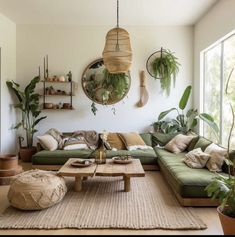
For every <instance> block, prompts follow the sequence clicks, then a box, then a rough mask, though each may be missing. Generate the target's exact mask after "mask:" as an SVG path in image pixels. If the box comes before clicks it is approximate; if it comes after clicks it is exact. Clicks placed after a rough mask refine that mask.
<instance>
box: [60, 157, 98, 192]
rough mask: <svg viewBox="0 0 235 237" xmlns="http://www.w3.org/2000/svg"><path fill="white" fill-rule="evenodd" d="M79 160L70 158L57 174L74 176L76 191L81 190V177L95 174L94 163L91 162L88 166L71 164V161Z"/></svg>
mask: <svg viewBox="0 0 235 237" xmlns="http://www.w3.org/2000/svg"><path fill="white" fill-rule="evenodd" d="M76 160H79V159H75V158H70V159H69V160H68V161H67V162H66V163H65V164H64V165H63V166H62V167H61V168H60V170H59V171H58V173H57V174H58V175H61V176H70V177H75V184H74V190H75V191H76V192H79V191H81V190H82V179H83V177H89V176H91V177H92V176H94V175H95V170H96V166H97V165H96V164H95V163H93V164H92V165H90V166H87V167H82V168H78V167H73V166H71V163H72V162H74V161H76Z"/></svg>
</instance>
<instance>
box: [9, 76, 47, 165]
mask: <svg viewBox="0 0 235 237" xmlns="http://www.w3.org/2000/svg"><path fill="white" fill-rule="evenodd" d="M39 81H40V78H39V77H38V76H37V77H35V78H34V79H32V80H31V81H30V83H29V84H28V85H27V86H26V87H25V89H24V90H23V91H22V90H20V85H19V84H17V83H16V82H14V81H7V82H6V84H7V86H8V88H10V89H11V90H12V91H13V92H14V93H15V95H16V97H17V99H18V103H17V104H16V105H15V108H18V109H20V110H21V112H22V119H21V122H19V123H18V124H17V125H16V126H15V127H14V128H15V129H18V128H20V127H22V128H23V129H24V130H25V133H26V142H27V146H26V147H22V146H21V140H22V139H20V150H19V156H20V158H21V159H22V160H23V161H25V162H29V161H31V157H32V155H33V154H34V153H35V152H36V147H35V146H33V136H34V134H35V133H36V132H37V130H36V125H37V124H38V123H39V122H40V121H41V120H43V119H45V118H46V116H44V117H40V118H39V115H40V113H41V111H40V105H39V94H37V93H35V92H34V90H35V87H36V84H37V83H38V82H39Z"/></svg>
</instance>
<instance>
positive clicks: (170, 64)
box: [146, 48, 180, 96]
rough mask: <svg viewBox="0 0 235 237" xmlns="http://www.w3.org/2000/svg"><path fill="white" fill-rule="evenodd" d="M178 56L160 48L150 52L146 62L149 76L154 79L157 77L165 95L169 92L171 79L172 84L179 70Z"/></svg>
mask: <svg viewBox="0 0 235 237" xmlns="http://www.w3.org/2000/svg"><path fill="white" fill-rule="evenodd" d="M179 66H180V64H179V62H178V58H176V57H175V56H174V53H172V52H171V51H170V50H165V49H163V48H161V50H158V51H156V52H154V53H152V54H151V55H150V56H149V58H148V60H147V62H146V69H147V71H148V73H149V74H150V76H152V77H153V78H154V79H159V80H160V83H161V89H162V90H163V91H164V92H165V93H166V95H167V96H169V94H170V89H171V80H172V79H173V82H174V85H175V80H176V76H177V74H178V72H179Z"/></svg>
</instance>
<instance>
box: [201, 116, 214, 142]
mask: <svg viewBox="0 0 235 237" xmlns="http://www.w3.org/2000/svg"><path fill="white" fill-rule="evenodd" d="M199 118H200V119H202V120H203V121H204V122H205V123H207V124H208V125H209V126H210V127H211V128H212V130H213V131H214V133H215V135H216V137H217V139H218V137H219V135H218V134H219V127H218V125H217V124H216V123H215V121H214V119H213V118H212V117H211V116H210V115H209V114H206V113H202V114H199Z"/></svg>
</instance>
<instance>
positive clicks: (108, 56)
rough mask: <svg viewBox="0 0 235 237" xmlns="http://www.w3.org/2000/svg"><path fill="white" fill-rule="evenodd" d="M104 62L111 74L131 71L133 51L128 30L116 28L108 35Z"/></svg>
mask: <svg viewBox="0 0 235 237" xmlns="http://www.w3.org/2000/svg"><path fill="white" fill-rule="evenodd" d="M117 44H118V46H117ZM103 60H104V65H105V67H106V68H107V70H108V71H109V72H110V73H124V72H127V71H129V69H130V67H131V63H132V49H131V43H130V37H129V33H128V32H127V31H126V30H124V29H122V28H119V27H116V28H113V29H111V30H110V31H109V32H108V33H107V35H106V43H105V47H104V50H103Z"/></svg>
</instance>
